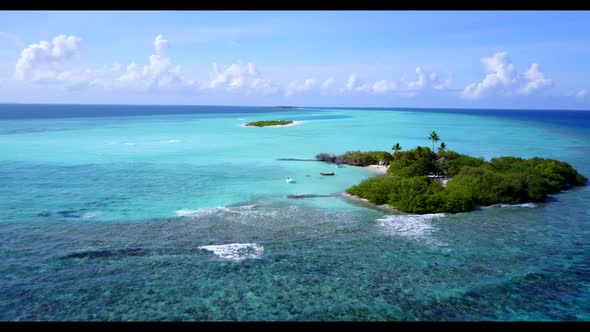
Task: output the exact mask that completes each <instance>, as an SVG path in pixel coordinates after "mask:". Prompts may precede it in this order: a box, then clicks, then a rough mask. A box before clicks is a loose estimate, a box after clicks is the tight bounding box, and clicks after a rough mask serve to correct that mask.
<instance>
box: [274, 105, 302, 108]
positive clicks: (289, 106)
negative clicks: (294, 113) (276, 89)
mask: <svg viewBox="0 0 590 332" xmlns="http://www.w3.org/2000/svg"><path fill="white" fill-rule="evenodd" d="M274 108H286V109H291V108H299V107H297V106H288V105H287V106H274Z"/></svg>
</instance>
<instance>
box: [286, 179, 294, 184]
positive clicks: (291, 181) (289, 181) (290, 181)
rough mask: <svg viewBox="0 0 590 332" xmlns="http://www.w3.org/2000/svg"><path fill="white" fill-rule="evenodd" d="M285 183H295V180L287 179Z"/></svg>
mask: <svg viewBox="0 0 590 332" xmlns="http://www.w3.org/2000/svg"><path fill="white" fill-rule="evenodd" d="M285 182H287V183H295V180H293V179H291V178H286V179H285Z"/></svg>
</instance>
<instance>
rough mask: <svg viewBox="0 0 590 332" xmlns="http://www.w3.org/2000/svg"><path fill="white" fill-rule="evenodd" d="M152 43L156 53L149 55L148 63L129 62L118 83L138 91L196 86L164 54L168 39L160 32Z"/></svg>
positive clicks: (191, 88) (184, 88) (186, 88)
mask: <svg viewBox="0 0 590 332" xmlns="http://www.w3.org/2000/svg"><path fill="white" fill-rule="evenodd" d="M153 45H154V49H155V51H156V52H155V53H156V54H152V55H151V56H150V57H149V59H150V62H149V64H148V65H144V66H140V65H137V64H136V63H134V62H133V63H131V64H129V65H128V66H127V68H126V70H125V72H124V73H123V74H122V75H121V76H119V77H118V79H117V83H118V84H123V85H125V86H127V87H130V88H133V89H136V90H140V91H146V90H147V91H152V90H154V89H164V90H169V89H175V90H194V88H197V87H198V82H196V81H194V80H189V79H186V78H185V77H184V76H183V73H182V68H181V67H180V66H178V65H173V64H172V60H171V59H170V58H169V57H168V56H166V54H165V52H166V50H167V49H168V47H169V46H170V43H169V42H168V40H166V39H164V37H163V36H162V35H161V34H160V35H158V36H156V38H155V39H154V43H153Z"/></svg>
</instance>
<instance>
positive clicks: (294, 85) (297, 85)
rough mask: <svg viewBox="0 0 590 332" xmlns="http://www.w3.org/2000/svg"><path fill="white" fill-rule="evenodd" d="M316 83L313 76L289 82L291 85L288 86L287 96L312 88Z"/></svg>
mask: <svg viewBox="0 0 590 332" xmlns="http://www.w3.org/2000/svg"><path fill="white" fill-rule="evenodd" d="M315 83H316V82H315V80H314V79H313V78H308V79H306V80H304V81H293V82H291V83H289V85H288V86H287V89H286V91H285V96H287V97H290V96H293V95H295V94H299V93H302V92H305V91H308V90H311V89H312V88H313V87H314V85H315Z"/></svg>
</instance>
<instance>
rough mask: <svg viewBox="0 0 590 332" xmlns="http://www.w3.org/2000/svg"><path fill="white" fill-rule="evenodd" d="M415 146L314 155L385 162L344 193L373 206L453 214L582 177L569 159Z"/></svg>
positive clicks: (530, 196) (550, 190)
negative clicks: (384, 169) (477, 154)
mask: <svg viewBox="0 0 590 332" xmlns="http://www.w3.org/2000/svg"><path fill="white" fill-rule="evenodd" d="M429 139H430V140H432V143H433V149H432V150H431V149H430V148H428V147H423V146H418V147H416V148H415V149H413V150H409V151H404V152H402V151H401V150H402V147H401V146H400V144H399V143H397V144H395V145H394V146H393V147H392V150H393V154H391V153H389V152H387V151H369V152H361V151H352V152H347V153H345V154H343V155H339V156H336V155H333V154H327V153H320V154H318V155H317V156H316V159H317V160H320V161H324V162H328V163H338V164H348V165H355V166H369V165H375V164H379V165H386V166H387V172H386V174H384V175H383V176H376V177H372V178H369V179H366V180H363V181H362V182H361V183H359V184H357V185H355V186H352V187H350V188H348V189H347V190H346V192H347V193H348V194H350V195H352V196H353V197H357V198H362V199H365V200H367V201H368V202H370V203H373V204H376V205H383V204H386V205H388V206H390V207H393V208H395V209H397V210H400V211H403V212H409V213H417V214H425V213H441V212H449V213H458V212H467V211H472V210H474V209H475V208H476V207H477V206H487V205H494V204H521V203H531V202H542V201H544V200H545V199H546V198H547V195H549V194H555V193H558V192H560V191H561V190H567V189H570V188H573V187H575V186H583V185H585V184H586V182H587V181H588V179H587V178H586V177H584V176H583V175H581V174H580V173H578V172H577V171H576V170H575V169H574V168H573V167H572V166H571V165H570V164H568V163H566V162H563V161H559V160H554V159H545V158H539V157H535V158H530V159H523V158H518V157H498V158H493V159H491V160H490V161H485V160H484V159H483V158H475V157H472V156H468V155H464V154H460V153H457V152H455V151H449V150H447V147H446V144H445V143H444V142H443V143H441V145H440V146H439V147H438V152H437V153H435V152H434V151H433V150H434V143H435V142H437V141H438V140H439V139H440V138H439V137H438V134H436V132H434V131H433V132H432V133H431V134H430V137H429Z"/></svg>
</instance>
